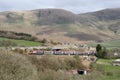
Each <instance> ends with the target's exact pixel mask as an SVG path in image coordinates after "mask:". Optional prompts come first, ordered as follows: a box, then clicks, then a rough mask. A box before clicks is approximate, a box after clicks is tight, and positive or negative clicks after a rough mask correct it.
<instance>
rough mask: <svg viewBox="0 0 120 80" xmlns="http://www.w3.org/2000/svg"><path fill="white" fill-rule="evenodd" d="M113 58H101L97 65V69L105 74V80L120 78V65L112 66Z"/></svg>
mask: <svg viewBox="0 0 120 80" xmlns="http://www.w3.org/2000/svg"><path fill="white" fill-rule="evenodd" d="M113 60H114V59H99V60H98V61H97V64H96V65H95V67H96V69H97V70H98V71H100V72H102V73H103V74H104V75H105V80H120V66H112V65H111V64H110V63H111V62H112V61H113ZM99 63H103V64H99Z"/></svg>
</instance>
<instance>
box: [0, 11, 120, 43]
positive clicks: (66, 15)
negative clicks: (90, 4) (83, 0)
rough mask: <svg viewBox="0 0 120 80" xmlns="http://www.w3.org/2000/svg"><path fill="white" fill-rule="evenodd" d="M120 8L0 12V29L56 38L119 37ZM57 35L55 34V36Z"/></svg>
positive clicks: (77, 40) (73, 39)
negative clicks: (95, 10) (76, 12)
mask: <svg viewBox="0 0 120 80" xmlns="http://www.w3.org/2000/svg"><path fill="white" fill-rule="evenodd" d="M119 14H120V9H106V10H101V11H97V12H92V13H85V14H74V13H72V12H70V11H66V10H62V9H38V10H30V11H13V12H12V11H7V12H1V13H0V29H1V30H7V31H16V32H24V33H29V34H32V35H34V36H37V37H38V38H40V39H41V38H47V39H49V40H55V41H60V42H68V41H70V40H71V42H81V41H82V42H84V41H85V42H87V41H88V42H89V41H97V42H99V41H105V40H111V39H116V38H118V37H120V36H119V35H116V34H119V33H120V29H119V28H120V27H119V24H120V21H119V19H120V17H119V16H120V15H119ZM58 35H59V36H58Z"/></svg>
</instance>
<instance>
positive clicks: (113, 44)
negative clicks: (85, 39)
mask: <svg viewBox="0 0 120 80" xmlns="http://www.w3.org/2000/svg"><path fill="white" fill-rule="evenodd" d="M97 44H101V45H102V46H105V47H107V48H119V47H120V39H117V40H112V41H105V42H103V43H92V44H88V45H89V46H93V47H96V45H97Z"/></svg>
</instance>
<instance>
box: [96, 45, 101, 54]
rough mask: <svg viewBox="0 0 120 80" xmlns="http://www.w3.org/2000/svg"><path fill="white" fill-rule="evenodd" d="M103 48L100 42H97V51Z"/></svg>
mask: <svg viewBox="0 0 120 80" xmlns="http://www.w3.org/2000/svg"><path fill="white" fill-rule="evenodd" d="M101 50H102V46H101V45H100V44H97V46H96V51H97V53H98V52H99V51H101Z"/></svg>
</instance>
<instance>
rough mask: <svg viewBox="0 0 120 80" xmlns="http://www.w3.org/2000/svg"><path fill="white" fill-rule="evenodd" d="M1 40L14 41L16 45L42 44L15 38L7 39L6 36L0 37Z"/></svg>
mask: <svg viewBox="0 0 120 80" xmlns="http://www.w3.org/2000/svg"><path fill="white" fill-rule="evenodd" d="M3 40H10V41H12V42H14V43H16V44H17V45H18V46H40V45H41V44H42V43H40V42H34V41H26V40H15V39H7V38H2V37H0V41H3Z"/></svg>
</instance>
